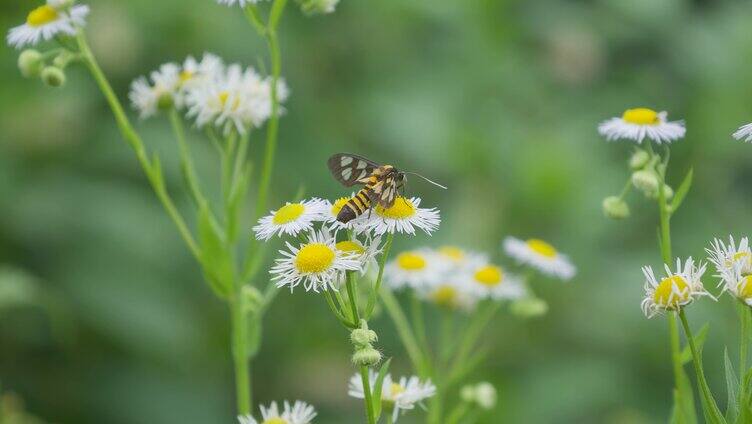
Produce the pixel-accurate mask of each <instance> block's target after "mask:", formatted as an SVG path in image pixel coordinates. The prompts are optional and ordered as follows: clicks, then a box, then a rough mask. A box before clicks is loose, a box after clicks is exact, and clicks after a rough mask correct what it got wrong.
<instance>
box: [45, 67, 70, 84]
mask: <svg viewBox="0 0 752 424" xmlns="http://www.w3.org/2000/svg"><path fill="white" fill-rule="evenodd" d="M40 77H41V78H42V82H43V83H45V84H46V85H48V86H50V87H61V86H63V85H64V84H65V72H63V70H62V69H60V68H58V67H57V66H46V67H45V68H44V69H42V74H41V75H40Z"/></svg>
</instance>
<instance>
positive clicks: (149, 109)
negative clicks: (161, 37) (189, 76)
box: [128, 63, 180, 119]
mask: <svg viewBox="0 0 752 424" xmlns="http://www.w3.org/2000/svg"><path fill="white" fill-rule="evenodd" d="M149 77H150V80H151V83H149V81H148V80H147V79H146V78H145V77H140V78H138V79H136V80H135V81H133V82H132V83H131V91H130V93H129V94H128V98H129V99H130V101H131V104H132V105H133V108H134V109H136V110H137V111H138V113H139V117H141V119H146V118H149V117H152V116H154V115H155V114H156V113H157V111H158V110H159V109H160V101H164V100H165V99H167V100H168V101H169V102H170V103H172V102H174V98H175V97H176V96H175V93H176V91H177V88H178V86H179V84H180V68H179V67H178V65H176V64H174V63H165V64H163V65H162V66H160V67H159V69H158V70H156V71H153V72H152V73H151V74H150V75H149Z"/></svg>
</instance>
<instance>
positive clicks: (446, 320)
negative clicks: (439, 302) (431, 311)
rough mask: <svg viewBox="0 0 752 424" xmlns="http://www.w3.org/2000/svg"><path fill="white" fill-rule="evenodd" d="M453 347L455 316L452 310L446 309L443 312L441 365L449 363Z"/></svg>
mask: <svg viewBox="0 0 752 424" xmlns="http://www.w3.org/2000/svg"><path fill="white" fill-rule="evenodd" d="M453 347H454V315H453V314H452V312H451V311H450V310H447V309H444V310H442V311H441V354H440V358H441V364H446V363H447V361H449V358H451V355H452V350H453ZM442 368H443V367H442Z"/></svg>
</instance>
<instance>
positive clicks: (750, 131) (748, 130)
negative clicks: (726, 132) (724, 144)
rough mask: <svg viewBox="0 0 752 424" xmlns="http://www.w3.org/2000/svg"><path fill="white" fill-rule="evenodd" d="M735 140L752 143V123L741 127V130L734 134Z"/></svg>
mask: <svg viewBox="0 0 752 424" xmlns="http://www.w3.org/2000/svg"><path fill="white" fill-rule="evenodd" d="M734 138H735V139H737V140H742V141H744V142H750V141H752V123H750V124H747V125H742V126H741V127H739V129H738V130H736V132H734Z"/></svg>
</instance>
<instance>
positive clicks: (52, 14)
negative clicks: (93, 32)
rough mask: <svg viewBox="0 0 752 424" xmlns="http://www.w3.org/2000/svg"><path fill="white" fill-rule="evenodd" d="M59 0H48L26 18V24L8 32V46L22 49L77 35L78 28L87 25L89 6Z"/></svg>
mask: <svg viewBox="0 0 752 424" xmlns="http://www.w3.org/2000/svg"><path fill="white" fill-rule="evenodd" d="M66 3H67V2H60V1H59V0H47V3H46V4H44V5H42V6H39V7H37V8H36V9H34V10H32V11H31V12H29V14H28V15H27V16H26V23H25V24H23V25H19V26H17V27H15V28H11V30H10V31H8V36H7V41H8V44H9V45H11V46H13V47H15V48H17V49H20V48H23V47H25V46H30V45H31V46H33V45H35V44H37V43H39V42H40V41H46V40H49V39H51V38H53V37H55V36H56V35H59V34H63V35H75V34H76V28H77V27H82V26H84V25H85V24H86V21H85V19H86V15H88V14H89V6H86V5H72V6H71V5H69V4H66Z"/></svg>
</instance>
